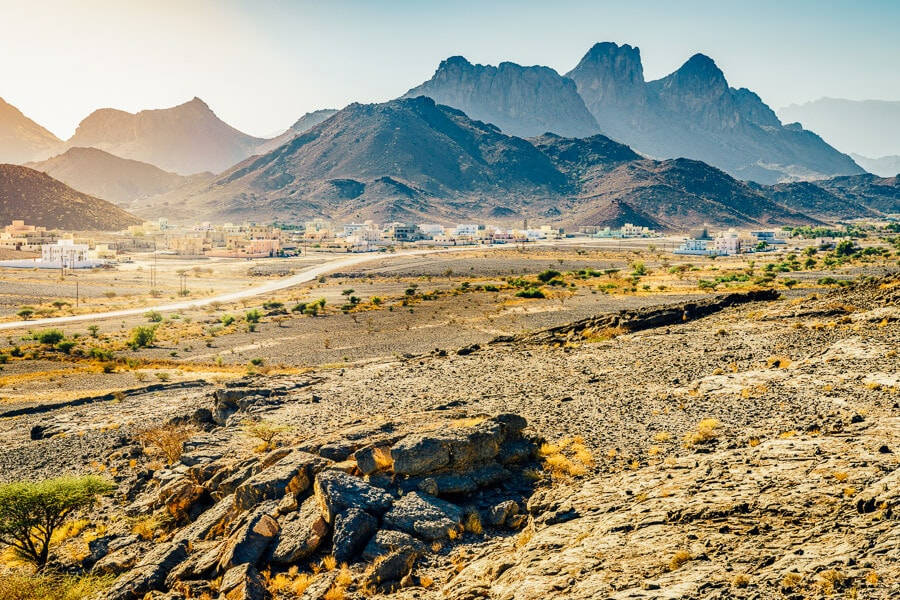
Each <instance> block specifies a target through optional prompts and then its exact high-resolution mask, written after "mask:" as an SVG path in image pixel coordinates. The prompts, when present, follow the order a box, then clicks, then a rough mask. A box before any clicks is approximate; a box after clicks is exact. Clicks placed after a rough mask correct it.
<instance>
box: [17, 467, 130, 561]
mask: <svg viewBox="0 0 900 600" xmlns="http://www.w3.org/2000/svg"><path fill="white" fill-rule="evenodd" d="M113 489H115V486H114V485H113V484H112V483H110V482H109V481H106V480H105V479H101V478H99V477H95V476H93V475H88V476H86V477H60V478H57V479H48V480H46V481H40V482H19V483H8V484H6V485H0V543H3V544H6V545H7V546H12V547H13V548H14V549H15V551H16V552H17V553H19V554H20V555H21V556H22V557H23V558H25V559H27V560H29V561H31V562H32V563H34V565H35V566H36V567H37V569H38V571H41V570H43V569H44V567H46V566H47V561H48V560H49V558H50V539H51V537H52V536H53V532H54V531H56V529H58V528H59V526H60V525H62V524H63V523H64V522H65V520H66V518H68V516H69V515H70V514H71V513H72V512H73V511H75V510H78V509H80V508H87V507H89V506H91V505H93V503H94V502H95V500H96V499H97V497H98V496H101V495H103V494H108V493H110V492H111V491H112V490H113Z"/></svg>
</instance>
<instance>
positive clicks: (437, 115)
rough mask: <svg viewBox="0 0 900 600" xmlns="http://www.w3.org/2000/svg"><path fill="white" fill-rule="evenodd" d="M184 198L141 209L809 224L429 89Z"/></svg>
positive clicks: (334, 125)
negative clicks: (495, 117)
mask: <svg viewBox="0 0 900 600" xmlns="http://www.w3.org/2000/svg"><path fill="white" fill-rule="evenodd" d="M185 192H186V190H184V189H182V190H179V191H178V192H177V194H169V195H164V196H161V197H159V198H156V199H150V200H149V201H148V203H147V204H146V205H144V206H141V207H140V211H142V212H143V213H146V214H156V213H158V212H160V211H161V210H166V212H167V214H169V215H170V218H178V217H179V216H181V217H182V218H185V219H189V218H190V215H194V214H206V215H209V214H211V215H213V218H220V219H229V220H231V219H237V218H247V219H257V220H267V219H279V220H281V219H285V218H310V217H316V216H322V217H326V218H334V219H363V218H372V219H376V220H378V221H393V220H422V219H426V218H427V219H430V220H434V219H439V220H446V221H450V220H455V219H466V218H481V219H489V220H493V221H510V222H511V221H519V220H521V219H523V218H542V219H550V220H553V221H557V222H561V223H564V224H567V225H568V226H580V225H599V226H606V225H609V226H620V225H621V224H622V223H624V222H626V221H628V222H632V223H640V224H644V225H647V226H651V227H655V228H658V229H663V230H679V229H683V228H686V227H692V226H696V225H700V224H703V223H707V222H715V223H718V224H721V225H728V226H741V225H750V226H760V225H764V224H770V223H812V222H817V221H816V219H814V218H812V217H810V216H808V215H805V214H802V212H800V211H796V210H791V209H788V208H785V207H783V206H781V205H779V204H777V203H775V202H773V201H772V200H771V199H770V198H768V197H767V196H766V195H764V194H762V193H761V192H759V191H758V190H755V189H753V188H752V187H750V186H748V185H747V184H745V183H742V182H740V181H738V180H736V179H734V178H732V177H731V176H729V175H727V174H726V173H724V172H722V171H720V170H718V169H716V168H714V167H711V166H709V165H707V164H705V163H702V162H699V161H693V160H687V159H678V160H667V161H655V160H650V159H644V158H642V157H641V156H640V155H639V154H637V153H635V152H634V151H633V150H631V149H630V148H629V147H628V146H625V145H623V144H620V143H618V142H615V141H613V140H611V139H609V138H607V137H605V136H602V135H595V136H592V137H589V138H581V139H575V138H564V137H560V136H557V135H555V134H546V135H543V136H539V137H536V138H532V139H530V140H525V139H522V138H517V137H513V136H508V135H505V134H503V133H501V132H500V131H499V129H498V128H497V127H496V126H494V125H491V124H486V123H484V122H482V121H475V120H472V119H470V118H468V117H467V116H466V115H465V114H464V113H463V112H461V111H459V110H456V109H453V108H450V107H447V106H442V105H439V104H436V103H435V102H434V101H433V100H432V99H430V98H427V97H424V96H420V97H417V98H407V99H402V100H395V101H391V102H387V103H384V104H369V105H362V104H353V105H351V106H349V107H347V108H346V109H344V110H342V111H340V112H339V113H337V114H336V115H334V116H333V117H331V118H329V119H328V120H326V121H325V122H323V123H321V124H319V125H318V126H316V127H313V128H312V129H310V130H309V131H307V132H306V133H304V134H301V135H299V136H297V137H295V138H294V139H293V140H292V141H291V142H289V143H287V144H285V145H283V146H281V147H279V148H277V149H276V150H274V151H272V152H269V153H268V154H265V155H262V156H257V157H252V158H250V159H248V160H246V161H244V162H243V163H241V164H239V165H237V166H236V167H235V168H233V169H231V170H230V171H228V172H226V173H223V174H222V175H221V176H219V177H218V178H217V179H215V180H214V181H212V182H210V183H201V184H198V185H196V186H194V187H193V188H192V189H191V190H190V191H189V192H187V193H186V194H185ZM176 196H178V197H177V198H176ZM185 196H186V200H184V201H180V199H182V200H183V199H184V197H185Z"/></svg>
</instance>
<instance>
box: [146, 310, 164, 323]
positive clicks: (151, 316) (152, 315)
mask: <svg viewBox="0 0 900 600" xmlns="http://www.w3.org/2000/svg"><path fill="white" fill-rule="evenodd" d="M144 316H145V317H147V320H148V321H150V322H151V323H159V322H160V321H162V320H163V316H162V315H161V314H160V313H158V312H156V311H155V310H151V311H150V312H148V313H147V314H145V315H144Z"/></svg>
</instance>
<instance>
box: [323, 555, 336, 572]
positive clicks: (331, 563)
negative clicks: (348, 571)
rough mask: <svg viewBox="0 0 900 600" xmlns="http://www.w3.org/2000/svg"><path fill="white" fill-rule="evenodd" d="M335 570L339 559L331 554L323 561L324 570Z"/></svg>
mask: <svg viewBox="0 0 900 600" xmlns="http://www.w3.org/2000/svg"><path fill="white" fill-rule="evenodd" d="M335 568H337V559H336V558H335V557H334V556H332V555H330V554H329V555H328V556H326V557H325V558H323V559H322V569H324V570H325V571H334V570H335Z"/></svg>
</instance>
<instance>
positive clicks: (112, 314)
mask: <svg viewBox="0 0 900 600" xmlns="http://www.w3.org/2000/svg"><path fill="white" fill-rule="evenodd" d="M532 245H534V244H532ZM504 247H506V248H509V247H510V246H506V245H505V244H504V245H498V246H461V247H454V248H440V249H435V250H406V251H400V252H395V253H393V254H383V253H381V252H369V253H366V254H354V255H351V256H348V257H346V258H336V259H334V260H329V261H327V262H324V263H322V264H320V265H316V266H313V267H307V268H305V269H303V270H302V271H300V272H299V273H296V274H294V275H291V276H289V277H284V278H282V279H278V280H275V281H269V282H267V283H264V284H261V285H258V286H255V287H252V288H247V289H243V290H240V291H237V292H231V293H228V294H220V295H218V296H210V297H208V298H200V299H197V300H184V301H181V302H172V303H169V304H158V305H156V306H144V307H141V308H126V309H122V310H111V311H107V312H97V313H85V314H83V315H70V316H67V317H46V318H43V319H31V320H28V321H9V322H7V323H0V331H2V330H4V329H18V328H20V327H34V326H36V325H65V324H67V323H77V322H79V321H91V320H94V319H115V318H118V317H130V316H134V315H142V314H144V313H147V312H149V311H156V312H172V311H179V310H187V309H189V308H197V307H200V306H206V305H208V304H212V303H213V302H221V303H223V304H225V303H228V302H235V301H237V300H243V299H244V298H251V297H253V296H258V295H260V294H268V293H271V292H275V291H278V290H283V289H285V288H289V287H293V286H295V285H298V284H301V283H307V282H309V281H312V280H314V279H318V278H319V277H321V276H322V275H324V274H326V273H328V272H330V271H335V270H337V269H344V268H347V267H354V266H356V265H360V264H363V263H367V262H374V261H376V260H384V259H389V258H400V257H408V256H420V255H424V254H437V253H441V252H463V251H466V250H487V249H492V248H504Z"/></svg>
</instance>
